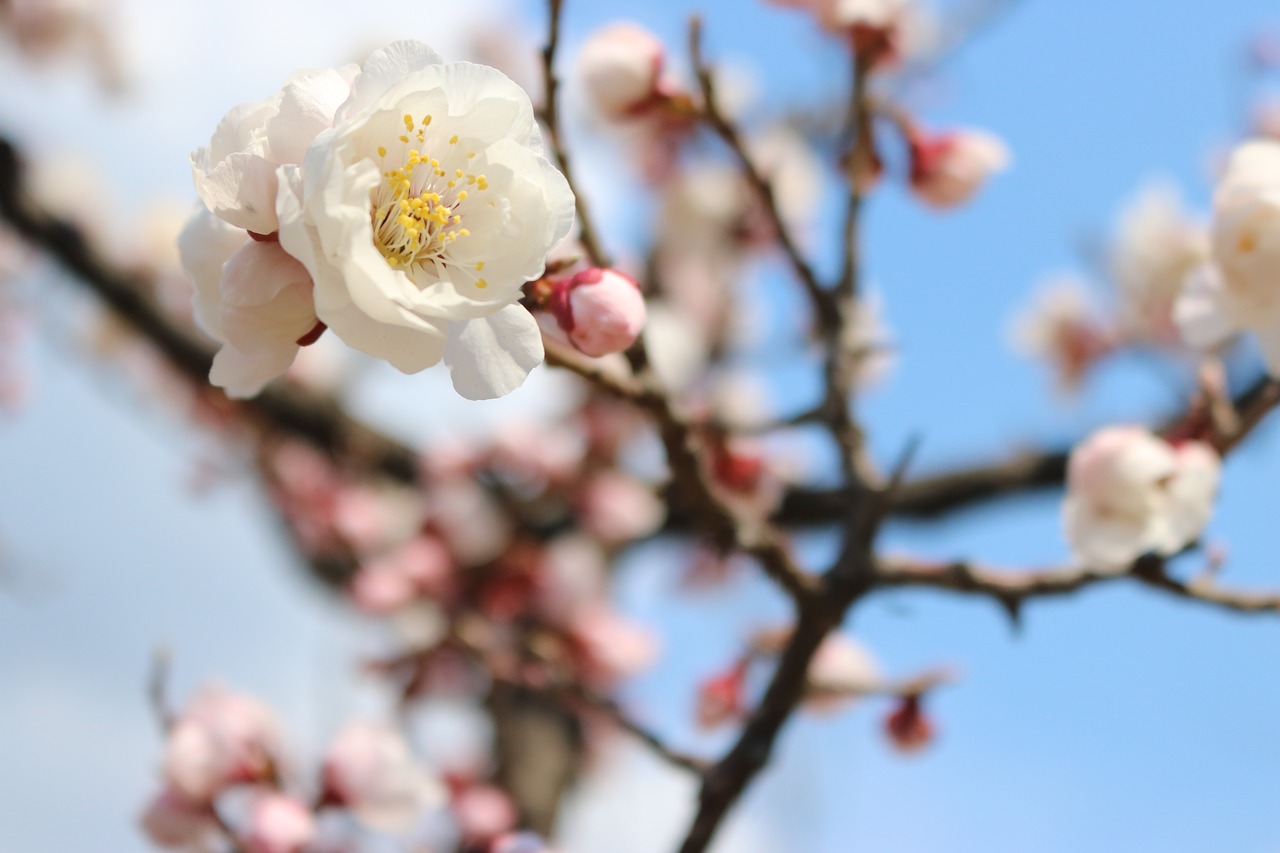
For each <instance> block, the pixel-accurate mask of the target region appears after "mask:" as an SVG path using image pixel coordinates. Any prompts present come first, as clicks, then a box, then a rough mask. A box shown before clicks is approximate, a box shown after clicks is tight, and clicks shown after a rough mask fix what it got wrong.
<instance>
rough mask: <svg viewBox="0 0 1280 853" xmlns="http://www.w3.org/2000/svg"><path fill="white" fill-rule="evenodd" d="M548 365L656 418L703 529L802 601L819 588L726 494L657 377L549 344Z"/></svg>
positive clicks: (777, 538)
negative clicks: (620, 370)
mask: <svg viewBox="0 0 1280 853" xmlns="http://www.w3.org/2000/svg"><path fill="white" fill-rule="evenodd" d="M547 363H548V364H553V365H558V366H560V367H564V368H566V369H568V370H572V371H573V372H574V373H577V374H578V375H579V376H582V377H583V378H584V379H587V380H588V381H590V382H591V383H592V384H593V385H594V386H595V387H596V388H597V389H599V390H601V391H604V392H606V393H608V394H610V395H612V396H615V397H619V398H621V399H623V400H627V401H628V402H630V403H632V404H634V405H635V406H637V407H638V408H640V409H643V410H645V411H647V412H648V413H649V414H650V416H651V417H653V419H654V421H655V422H656V424H657V427H658V432H659V435H660V437H661V438H662V443H663V446H664V447H665V448H666V452H667V466H668V468H670V471H671V477H672V480H673V483H674V485H675V487H676V488H677V490H678V491H677V493H676V494H677V495H678V496H677V497H676V502H677V504H678V505H679V506H681V508H682V509H684V510H685V511H687V512H688V513H690V515H692V517H693V518H694V519H696V521H697V522H698V523H700V525H701V527H700V528H699V529H700V530H702V531H703V532H706V533H707V534H708V535H709V536H710V537H711V538H712V539H713V540H714V541H716V542H718V543H720V544H721V545H722V546H727V547H731V548H734V549H736V550H738V551H741V552H743V553H746V554H748V555H750V556H752V557H754V558H756V560H758V561H759V562H760V565H761V568H763V569H764V571H765V573H766V574H767V575H768V576H769V577H770V578H772V579H773V580H774V581H775V582H777V584H778V585H779V586H781V587H782V588H783V589H784V590H786V592H787V593H788V594H789V595H790V596H791V597H792V598H793V599H794V600H796V601H802V600H804V599H806V598H807V597H809V596H811V595H812V594H813V593H814V592H815V591H816V590H817V584H816V579H815V578H814V577H813V576H812V575H810V574H808V573H807V572H805V571H804V570H803V569H801V568H800V566H799V565H798V564H797V563H796V562H795V560H794V559H793V558H792V556H791V552H790V549H789V548H788V547H787V544H786V542H785V540H784V539H783V537H782V535H781V533H779V532H778V531H777V530H776V529H774V528H773V526H772V525H770V524H768V523H767V522H766V521H764V520H763V519H759V518H755V517H753V516H751V515H750V514H749V513H747V512H746V511H744V510H742V509H740V508H738V507H737V506H735V505H734V504H733V502H732V501H731V500H730V499H727V498H726V497H724V496H723V495H721V494H720V491H719V488H718V487H717V485H716V483H715V481H714V479H713V478H712V476H711V475H710V473H709V471H708V470H707V465H706V464H705V463H704V462H703V451H702V447H703V445H702V442H701V441H699V439H698V436H697V435H695V431H694V429H693V428H692V426H691V425H690V424H689V423H688V422H687V421H685V419H684V418H683V417H681V416H680V415H679V414H678V413H677V412H676V410H675V408H674V407H673V406H672V403H671V401H670V400H669V399H668V398H667V396H666V394H665V393H664V392H663V390H662V389H661V388H660V387H658V386H657V384H656V380H655V379H654V377H653V376H652V374H651V373H646V374H645V375H643V376H631V375H620V374H619V373H618V372H617V371H614V370H610V369H609V368H608V367H607V366H605V365H602V364H600V363H599V362H597V361H596V360H594V359H588V358H585V357H583V356H581V355H578V354H577V353H574V352H572V351H570V350H568V349H567V348H565V347H561V346H558V345H556V344H555V343H553V342H548V345H547Z"/></svg>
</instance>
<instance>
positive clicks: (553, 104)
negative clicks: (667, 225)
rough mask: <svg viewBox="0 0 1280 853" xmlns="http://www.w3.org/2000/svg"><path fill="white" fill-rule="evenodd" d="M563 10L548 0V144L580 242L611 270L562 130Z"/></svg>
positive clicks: (545, 71) (545, 99) (544, 56)
mask: <svg viewBox="0 0 1280 853" xmlns="http://www.w3.org/2000/svg"><path fill="white" fill-rule="evenodd" d="M563 8H564V2H563V0H547V10H548V22H547V44H546V47H544V48H543V49H542V82H543V104H542V121H543V124H544V125H545V126H546V129H547V142H548V143H549V147H550V149H551V153H552V156H554V157H555V158H556V166H558V167H559V169H560V173H561V174H563V175H564V177H565V180H566V181H568V182H569V186H570V187H571V188H572V189H573V200H574V202H573V203H574V206H575V207H576V208H577V211H578V239H579V240H580V241H581V242H582V248H583V249H584V250H585V251H586V253H587V257H588V258H589V259H590V260H591V263H592V264H593V265H595V266H597V267H608V266H611V265H612V264H611V262H610V260H609V255H608V254H607V253H606V252H605V250H604V244H603V243H602V242H601V241H600V237H599V235H598V233H597V231H596V228H595V224H594V223H593V221H592V219H591V214H590V212H589V211H588V209H587V200H586V199H585V198H584V197H583V195H582V191H581V189H580V188H579V186H578V184H577V183H576V182H575V181H574V180H573V169H572V166H571V164H570V163H569V155H568V151H567V149H566V148H565V145H564V132H563V129H562V128H561V126H560V107H559V100H560V97H559V94H560V80H559V78H558V77H556V71H555V64H556V50H557V49H558V48H559V46H560V17H561V12H562V10H563Z"/></svg>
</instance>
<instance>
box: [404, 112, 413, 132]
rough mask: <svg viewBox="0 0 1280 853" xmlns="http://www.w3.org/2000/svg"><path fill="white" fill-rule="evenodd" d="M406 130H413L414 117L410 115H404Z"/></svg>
mask: <svg viewBox="0 0 1280 853" xmlns="http://www.w3.org/2000/svg"><path fill="white" fill-rule="evenodd" d="M404 129H405V130H413V116H411V115H409V114H408V113H405V114H404Z"/></svg>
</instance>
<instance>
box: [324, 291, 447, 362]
mask: <svg viewBox="0 0 1280 853" xmlns="http://www.w3.org/2000/svg"><path fill="white" fill-rule="evenodd" d="M319 316H320V319H321V320H323V321H324V322H325V324H326V325H328V326H329V328H330V329H331V330H332V331H333V332H334V334H336V335H337V336H338V337H340V338H342V340H343V342H344V343H346V344H347V346H350V347H354V348H355V349H358V350H360V351H361V352H364V353H368V354H369V355H371V356H373V357H374V358H381V359H383V360H385V361H389V362H391V365H392V366H393V367H395V368H396V369H397V370H399V371H400V372H401V373H417V372H418V371H420V370H424V369H426V368H428V367H430V366H431V365H433V364H436V363H437V362H439V361H440V359H441V358H442V357H443V356H444V355H445V337H446V331H445V329H444V328H443V323H442V324H441V327H439V328H436V327H434V326H422V327H410V326H401V325H396V324H393V323H380V322H378V321H376V320H374V319H372V318H370V317H369V315H368V314H365V313H364V312H363V311H361V310H360V309H359V308H356V307H354V306H348V307H347V308H346V309H345V310H336V311H333V310H331V311H326V312H320V314H319Z"/></svg>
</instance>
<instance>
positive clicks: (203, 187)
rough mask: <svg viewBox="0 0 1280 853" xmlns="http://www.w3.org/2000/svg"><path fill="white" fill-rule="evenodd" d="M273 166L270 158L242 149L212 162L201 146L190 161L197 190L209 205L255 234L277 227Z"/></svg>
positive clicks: (220, 214) (227, 219) (215, 211)
mask: <svg viewBox="0 0 1280 853" xmlns="http://www.w3.org/2000/svg"><path fill="white" fill-rule="evenodd" d="M275 169H276V167H275V164H274V163H272V162H271V161H270V160H267V159H266V158H265V157H261V156H259V155H257V154H250V153H248V152H245V151H236V152H234V153H232V154H228V155H227V157H226V158H225V159H223V160H221V161H218V162H216V163H211V162H210V161H209V160H208V157H207V152H205V151H204V149H201V150H200V151H197V152H196V155H195V157H194V158H193V161H192V175H193V177H194V179H195V184H196V192H197V193H199V194H200V198H201V199H202V200H203V201H204V203H205V204H206V205H208V206H209V209H210V210H212V211H213V212H214V214H216V215H217V216H218V217H220V218H221V219H224V220H226V221H227V222H229V223H230V224H232V225H234V226H236V227H237V228H243V229H245V230H246V231H253V232H255V233H257V234H271V233H272V232H274V231H275V230H276V212H275V205H274V202H275V197H276V172H275Z"/></svg>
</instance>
